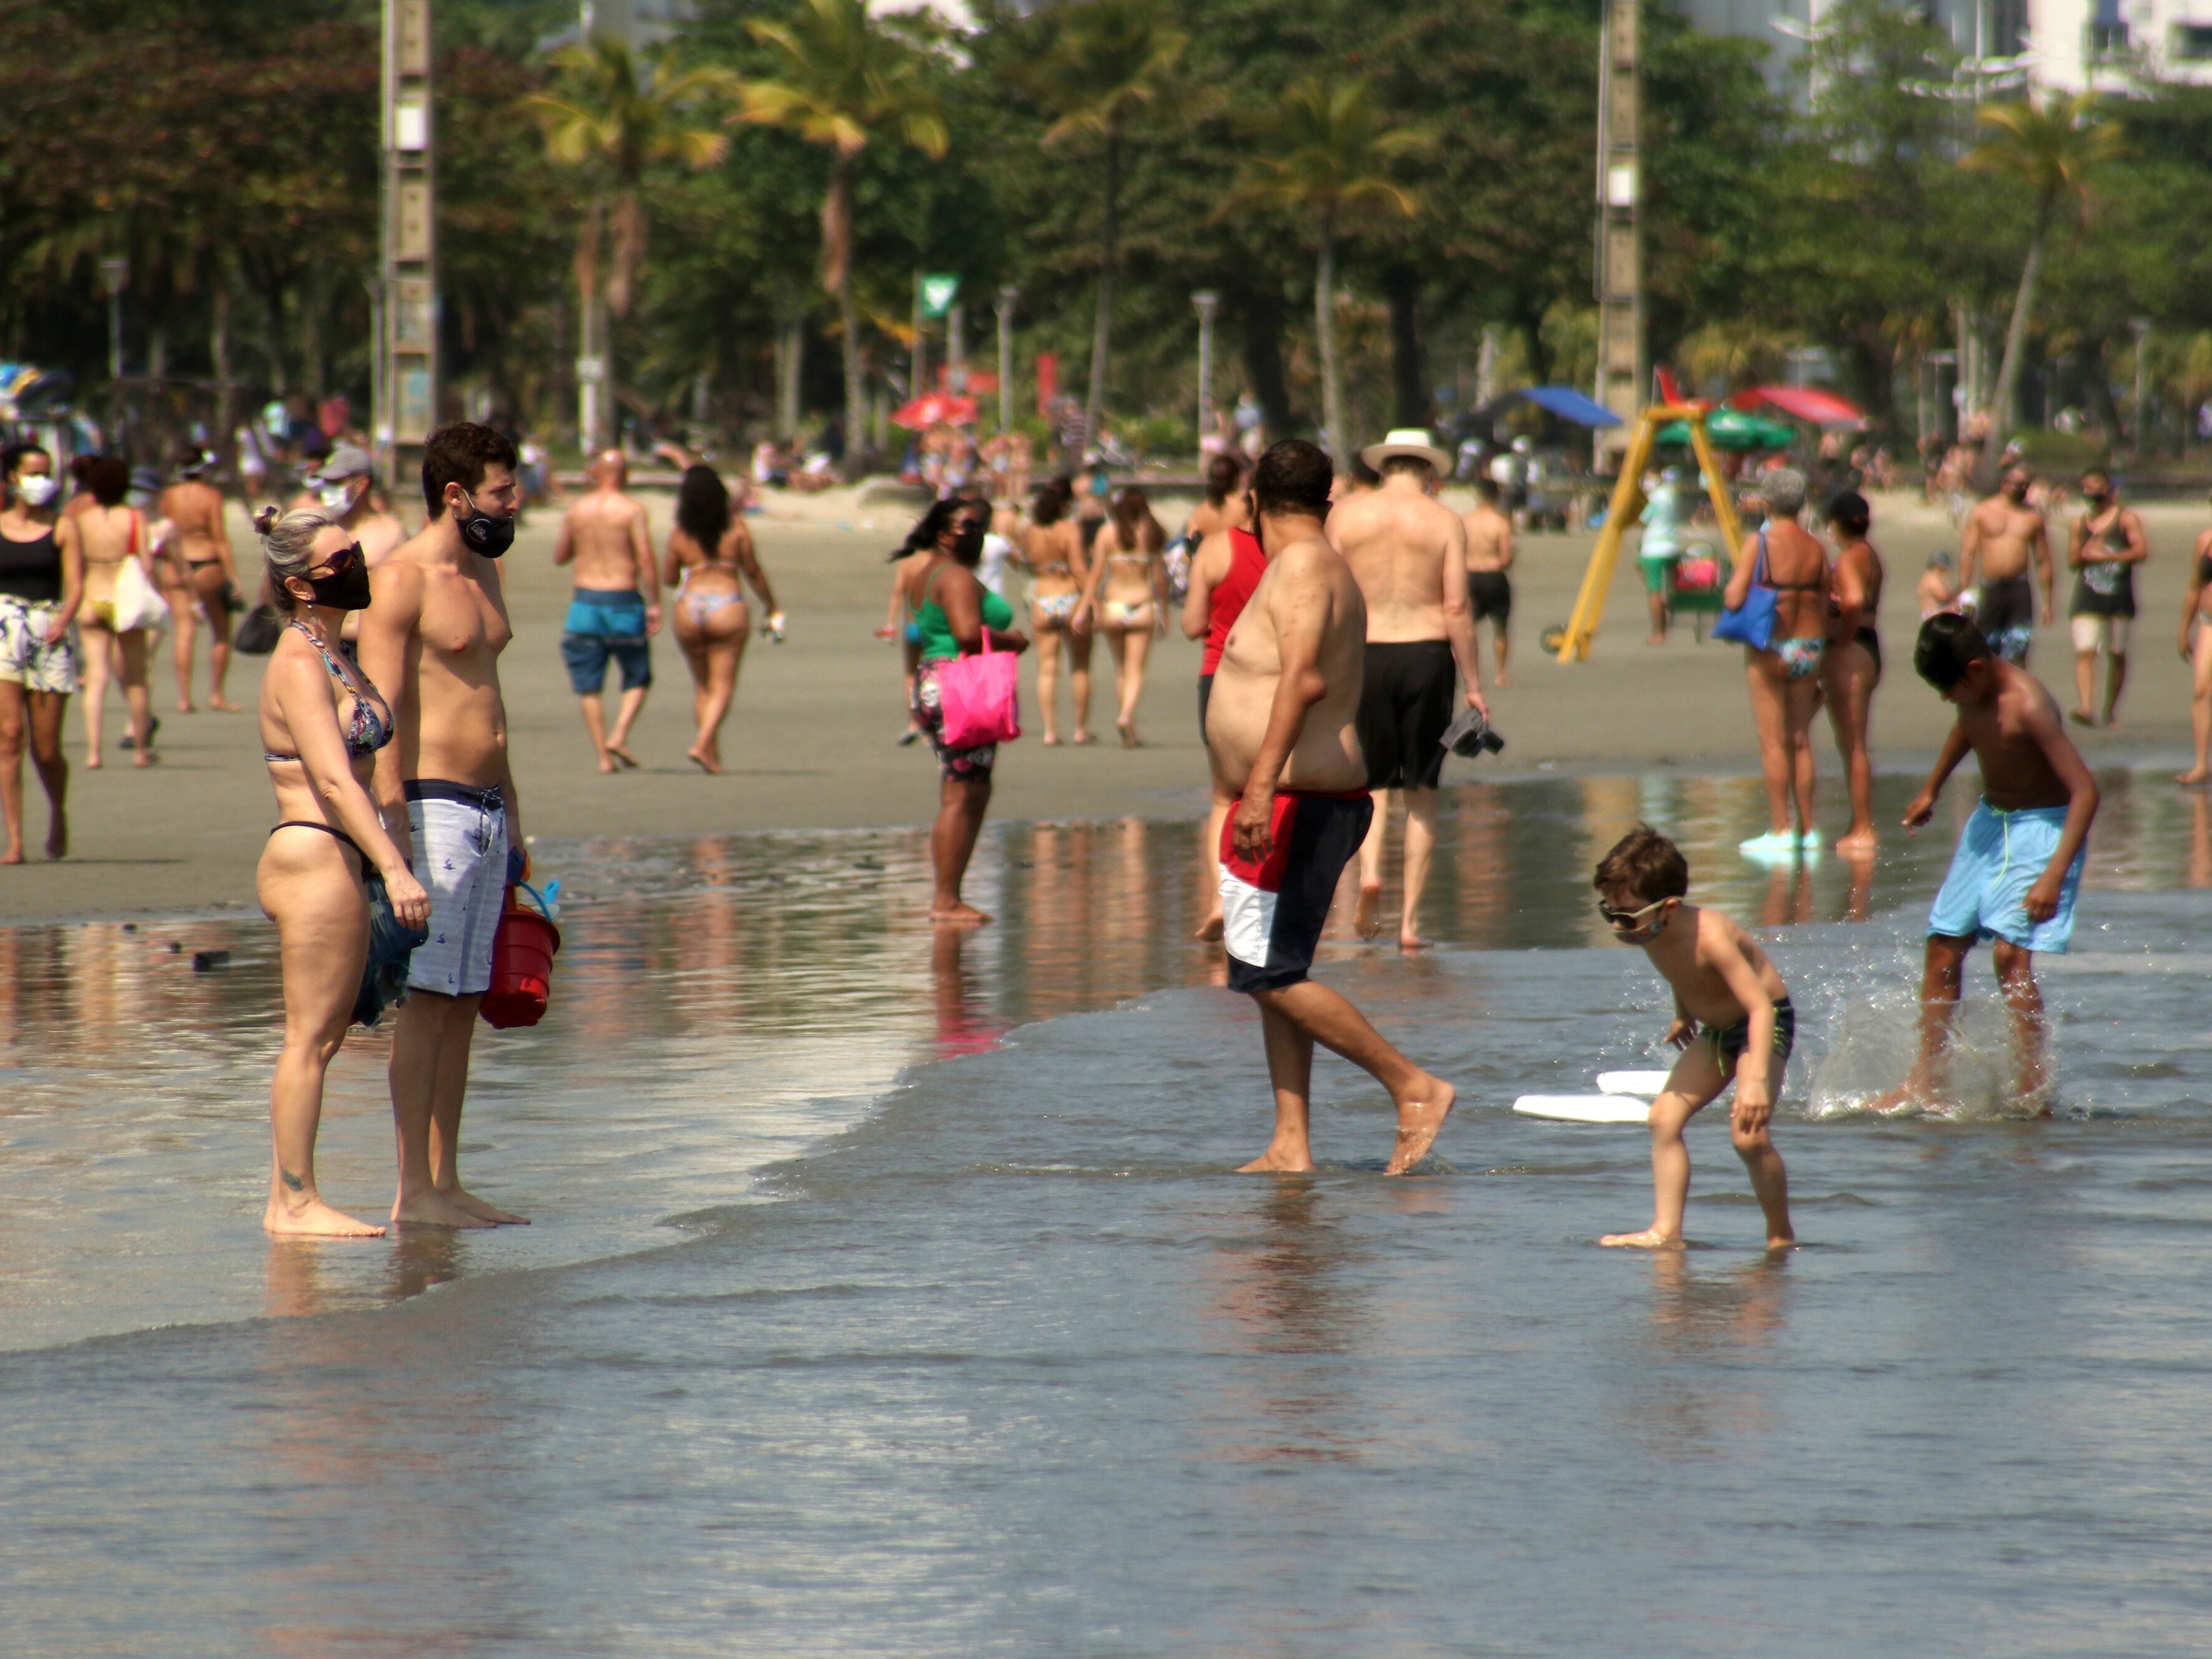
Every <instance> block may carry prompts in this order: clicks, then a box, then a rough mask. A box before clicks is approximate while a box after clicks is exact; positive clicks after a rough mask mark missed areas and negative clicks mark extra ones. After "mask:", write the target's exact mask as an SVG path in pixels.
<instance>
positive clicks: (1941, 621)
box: [1912, 611, 1994, 691]
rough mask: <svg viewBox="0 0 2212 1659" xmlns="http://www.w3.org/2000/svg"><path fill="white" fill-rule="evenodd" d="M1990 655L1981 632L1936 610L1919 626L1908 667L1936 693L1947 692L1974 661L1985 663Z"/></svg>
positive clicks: (1953, 614)
mask: <svg viewBox="0 0 2212 1659" xmlns="http://www.w3.org/2000/svg"><path fill="white" fill-rule="evenodd" d="M1993 654H1994V653H1991V651H1990V642H1989V641H1988V639H1987V638H1986V637H1984V635H1983V633H1982V630H1981V629H1978V628H1977V627H1975V626H1974V624H1973V623H1972V621H1971V620H1969V619H1968V618H1966V617H1961V616H1960V615H1958V614H1957V613H1956V612H1955V611H1937V612H1936V614H1935V615H1934V616H1932V617H1929V619H1928V620H1927V621H1926V622H1924V623H1921V624H1920V637H1919V639H1918V640H1917V641H1915V642H1914V644H1913V647H1912V666H1913V667H1914V668H1915V669H1916V670H1917V671H1918V672H1919V675H1920V678H1922V679H1923V680H1926V681H1927V682H1928V684H1930V685H1932V686H1934V687H1935V688H1936V690H1938V691H1948V690H1950V689H1951V688H1952V687H1953V686H1954V685H1956V684H1958V683H1959V682H1960V680H1963V679H1964V678H1966V670H1967V668H1968V667H1969V666H1971V665H1973V664H1974V663H1977V662H1988V661H1990V659H1991V658H1992V656H1993Z"/></svg>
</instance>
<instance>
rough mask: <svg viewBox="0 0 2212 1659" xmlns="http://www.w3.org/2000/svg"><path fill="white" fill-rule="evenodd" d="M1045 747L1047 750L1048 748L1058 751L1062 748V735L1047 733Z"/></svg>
mask: <svg viewBox="0 0 2212 1659" xmlns="http://www.w3.org/2000/svg"><path fill="white" fill-rule="evenodd" d="M1044 746H1045V747H1046V748H1048V749H1057V748H1059V747H1060V733H1059V732H1046V733H1045V734H1044Z"/></svg>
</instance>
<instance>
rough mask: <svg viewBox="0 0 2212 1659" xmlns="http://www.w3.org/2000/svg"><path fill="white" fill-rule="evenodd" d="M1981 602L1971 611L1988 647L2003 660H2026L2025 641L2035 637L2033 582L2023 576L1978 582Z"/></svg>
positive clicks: (2015, 661) (2016, 661)
mask: <svg viewBox="0 0 2212 1659" xmlns="http://www.w3.org/2000/svg"><path fill="white" fill-rule="evenodd" d="M1981 592H1982V599H1981V603H1980V605H1978V606H1976V607H1975V610H1974V625H1975V626H1976V627H1977V628H1978V629H1981V630H1982V637H1983V638H1984V639H1985V640H1987V641H1989V642H1990V649H1991V650H1992V651H1995V652H1996V653H1997V654H1998V655H1999V656H2001V657H2002V658H2004V659H2005V660H2006V661H2008V662H2011V663H2015V664H2018V663H2022V662H2025V661H2027V647H2028V645H2029V642H2030V641H2033V639H2034V637H2035V585H2034V584H2033V582H2031V581H2029V580H2028V579H2027V577H2026V576H2025V575H2021V576H2008V577H2006V578H2005V579H2004V580H2002V581H1994V582H1984V583H1983V584H1982V589H1981Z"/></svg>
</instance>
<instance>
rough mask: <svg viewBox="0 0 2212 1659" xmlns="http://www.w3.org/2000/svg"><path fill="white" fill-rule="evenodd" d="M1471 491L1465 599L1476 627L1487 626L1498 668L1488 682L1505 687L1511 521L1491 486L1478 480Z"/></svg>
mask: <svg viewBox="0 0 2212 1659" xmlns="http://www.w3.org/2000/svg"><path fill="white" fill-rule="evenodd" d="M1462 522H1463V523H1464V524H1465V525H1466V526H1467V597H1468V603H1469V604H1471V605H1473V606H1474V621H1475V624H1476V626H1477V627H1478V628H1480V625H1481V624H1482V623H1485V622H1487V623H1489V624H1490V650H1491V658H1492V661H1494V662H1495V663H1496V664H1497V665H1498V671H1497V672H1496V673H1494V674H1492V676H1491V678H1490V683H1491V684H1492V685H1497V686H1504V685H1505V684H1507V683H1508V682H1507V680H1506V678H1505V662H1506V658H1507V656H1508V655H1509V654H1510V652H1511V650H1512V647H1513V640H1512V629H1513V577H1512V574H1511V572H1512V569H1513V520H1510V519H1509V518H1507V517H1506V516H1505V514H1504V513H1502V512H1500V511H1499V510H1498V486H1497V485H1496V484H1495V483H1492V481H1491V480H1490V479H1488V478H1477V479H1476V480H1475V481H1474V512H1472V513H1468V514H1467V516H1466V517H1465V519H1464V520H1462Z"/></svg>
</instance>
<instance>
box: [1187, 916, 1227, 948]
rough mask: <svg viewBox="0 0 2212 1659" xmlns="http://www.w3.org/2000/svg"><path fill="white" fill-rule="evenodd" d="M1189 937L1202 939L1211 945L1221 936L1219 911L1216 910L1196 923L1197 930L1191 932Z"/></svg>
mask: <svg viewBox="0 0 2212 1659" xmlns="http://www.w3.org/2000/svg"><path fill="white" fill-rule="evenodd" d="M1191 937H1192V938H1193V939H1203V940H1204V941H1205V942H1206V944H1208V945H1212V943H1214V942H1215V941H1216V940H1217V939H1219V938H1220V937H1221V912H1220V911H1218V910H1216V911H1215V912H1214V913H1213V914H1212V915H1210V916H1208V917H1207V918H1206V920H1205V921H1201V922H1200V923H1199V924H1198V931H1197V932H1196V933H1193V934H1192V935H1191Z"/></svg>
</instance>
